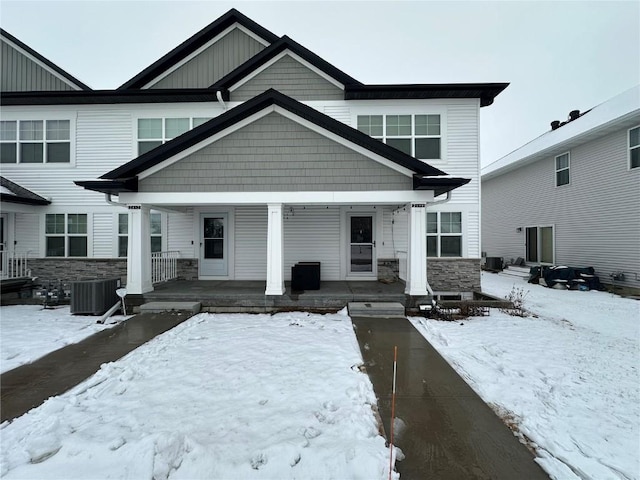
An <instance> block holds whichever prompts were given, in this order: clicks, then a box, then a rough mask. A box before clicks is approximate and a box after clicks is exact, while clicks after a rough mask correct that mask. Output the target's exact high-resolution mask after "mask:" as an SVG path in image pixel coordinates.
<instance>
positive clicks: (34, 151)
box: [0, 120, 71, 163]
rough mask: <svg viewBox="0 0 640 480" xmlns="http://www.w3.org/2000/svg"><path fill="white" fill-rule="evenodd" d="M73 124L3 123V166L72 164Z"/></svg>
mask: <svg viewBox="0 0 640 480" xmlns="http://www.w3.org/2000/svg"><path fill="white" fill-rule="evenodd" d="M70 123H71V122H70V121H69V120H3V121H0V163H70V162H71V131H70V129H71V125H70Z"/></svg>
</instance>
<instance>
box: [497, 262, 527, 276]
mask: <svg viewBox="0 0 640 480" xmlns="http://www.w3.org/2000/svg"><path fill="white" fill-rule="evenodd" d="M498 275H502V276H503V277H518V278H526V279H528V278H529V267H516V266H513V265H509V266H508V267H507V268H505V269H504V270H502V271H501V272H500V273H499V274H498Z"/></svg>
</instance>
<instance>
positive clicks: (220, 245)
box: [200, 213, 229, 277]
mask: <svg viewBox="0 0 640 480" xmlns="http://www.w3.org/2000/svg"><path fill="white" fill-rule="evenodd" d="M228 220H229V217H228V214H226V213H206V214H205V213H203V214H201V215H200V276H201V277H226V276H227V275H228V274H229V246H228V239H229V232H228V231H227V229H228V223H229V222H228Z"/></svg>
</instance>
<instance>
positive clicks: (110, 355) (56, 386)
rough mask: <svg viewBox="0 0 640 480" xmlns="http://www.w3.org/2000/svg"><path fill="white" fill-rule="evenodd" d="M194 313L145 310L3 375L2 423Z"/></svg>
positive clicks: (1, 397)
mask: <svg viewBox="0 0 640 480" xmlns="http://www.w3.org/2000/svg"><path fill="white" fill-rule="evenodd" d="M192 315H193V314H192V313H184V312H182V313H175V312H173V313H171V312H167V313H145V314H140V315H136V316H135V317H133V318H130V319H129V320H127V321H125V322H122V323H120V324H119V325H117V326H115V327H114V328H110V329H106V330H102V331H101V332H98V333H96V334H95V335H92V336H90V337H89V338H86V339H84V340H83V341H82V342H80V343H75V344H72V345H68V346H66V347H64V348H61V349H60V350H56V351H54V352H51V353H50V354H48V355H46V356H45V357H42V358H41V359H39V360H37V361H35V362H34V363H30V364H27V365H22V366H21V367H18V368H15V369H13V370H10V371H8V372H5V373H3V374H2V375H0V392H1V393H0V413H1V415H0V416H1V419H0V421H1V422H4V421H5V420H11V419H13V418H16V417H19V416H20V415H22V414H24V413H26V412H28V411H29V410H31V409H32V408H34V407H37V406H39V405H41V404H42V403H43V402H44V401H45V400H46V399H48V398H49V397H51V396H54V395H60V394H61V393H64V392H66V391H67V390H69V389H70V388H72V387H74V386H76V385H78V384H79V383H80V382H82V381H83V380H85V379H87V378H89V377H90V376H91V375H93V374H94V373H95V372H97V371H98V369H99V368H100V365H102V364H103V363H106V362H112V361H114V360H118V359H119V358H121V357H123V356H124V355H126V354H127V353H129V352H130V351H132V350H134V349H135V348H137V347H139V346H140V345H142V344H143V343H146V342H147V341H149V340H151V339H152V338H154V337H155V336H157V335H159V334H161V333H163V332H166V331H167V330H169V329H171V328H173V327H175V326H176V325H178V324H179V323H182V322H184V321H185V320H186V319H188V318H189V317H191V316H192Z"/></svg>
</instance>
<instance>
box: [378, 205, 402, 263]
mask: <svg viewBox="0 0 640 480" xmlns="http://www.w3.org/2000/svg"><path fill="white" fill-rule="evenodd" d="M408 218H409V217H408V215H407V211H406V208H405V207H396V206H393V207H389V206H387V207H384V210H383V222H382V245H381V246H380V247H379V248H378V257H379V258H398V252H401V253H405V254H406V252H407V238H408V234H409V225H408Z"/></svg>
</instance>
